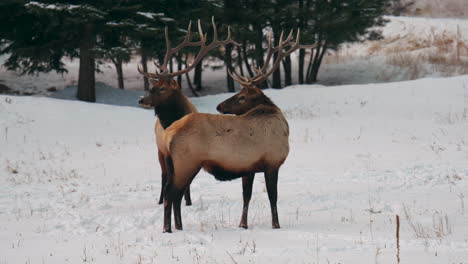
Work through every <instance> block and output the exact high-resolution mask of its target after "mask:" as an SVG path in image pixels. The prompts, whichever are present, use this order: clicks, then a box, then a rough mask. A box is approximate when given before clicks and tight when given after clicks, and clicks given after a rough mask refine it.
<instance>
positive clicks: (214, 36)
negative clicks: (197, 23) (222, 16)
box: [211, 16, 218, 42]
mask: <svg viewBox="0 0 468 264" xmlns="http://www.w3.org/2000/svg"><path fill="white" fill-rule="evenodd" d="M211 24H213V42H215V41H218V30H217V29H216V23H215V21H214V16H212V17H211Z"/></svg>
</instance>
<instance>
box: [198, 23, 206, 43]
mask: <svg viewBox="0 0 468 264" xmlns="http://www.w3.org/2000/svg"><path fill="white" fill-rule="evenodd" d="M198 35H199V36H200V41H201V44H202V45H204V43H205V41H206V35H205V34H203V29H202V27H201V22H200V19H198Z"/></svg>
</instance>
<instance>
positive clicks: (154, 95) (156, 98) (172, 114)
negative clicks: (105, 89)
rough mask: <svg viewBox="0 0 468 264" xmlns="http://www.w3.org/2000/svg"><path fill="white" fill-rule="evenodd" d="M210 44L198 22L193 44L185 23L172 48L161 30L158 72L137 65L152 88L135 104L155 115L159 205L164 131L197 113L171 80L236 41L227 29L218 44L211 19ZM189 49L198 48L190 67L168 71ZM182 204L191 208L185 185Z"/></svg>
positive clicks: (164, 175) (164, 167) (163, 175)
mask: <svg viewBox="0 0 468 264" xmlns="http://www.w3.org/2000/svg"><path fill="white" fill-rule="evenodd" d="M212 22H213V41H212V42H211V43H210V44H209V45H206V34H203V31H202V28H201V25H200V20H198V33H199V38H200V40H199V41H197V42H192V41H191V23H189V26H188V29H187V34H186V35H185V39H184V41H183V42H182V43H181V44H179V45H178V46H177V47H175V48H171V41H170V39H169V33H168V29H167V27H166V28H165V37H166V46H167V47H166V55H165V56H164V61H163V64H162V65H160V66H158V65H157V67H158V68H159V71H160V72H159V73H158V72H156V73H147V72H143V70H142V69H141V67H140V66H138V71H139V72H140V73H141V74H142V75H144V76H145V77H147V78H149V79H150V81H151V84H152V86H153V87H152V88H151V89H150V90H149V91H148V92H147V93H146V94H145V95H144V96H142V97H140V99H139V101H138V103H139V104H142V105H148V106H151V107H154V111H155V114H156V115H157V116H158V120H157V121H156V125H155V128H154V132H155V134H156V144H157V148H158V158H159V164H160V165H161V172H162V173H161V180H162V183H161V194H160V197H159V204H162V203H163V197H164V189H165V186H166V183H167V173H168V172H167V170H168V168H167V165H166V163H167V161H166V160H167V157H168V154H169V153H168V150H167V148H166V144H165V143H164V140H163V137H162V136H163V133H164V130H165V129H167V128H168V127H169V126H170V125H172V123H174V122H175V121H177V120H179V119H181V118H182V117H184V116H186V115H188V114H190V113H197V112H198V111H197V109H196V107H195V106H194V105H193V104H192V103H190V101H189V100H188V98H187V97H186V96H184V95H183V94H182V92H181V91H180V87H179V84H178V82H177V81H176V80H173V79H172V78H173V77H175V76H178V75H181V74H185V73H187V72H189V71H191V70H192V69H193V68H194V67H195V66H196V65H197V64H198V63H199V62H200V60H201V59H202V58H203V57H204V56H205V55H206V54H207V53H208V52H209V51H211V50H213V49H215V48H217V47H219V46H220V45H227V44H235V45H238V44H237V43H236V42H234V41H233V40H231V37H230V30H229V28H228V37H227V38H226V40H223V41H219V40H218V33H217V30H216V25H215V23H214V19H213V21H212ZM189 46H190V47H193V46H200V47H201V48H200V51H199V52H198V54H197V56H196V57H195V59H194V61H193V62H192V64H190V65H189V66H187V68H185V69H184V70H180V71H177V72H169V69H168V67H167V65H168V63H169V61H170V60H171V57H172V56H173V55H174V54H176V53H177V52H178V51H179V50H181V49H182V48H184V47H189ZM185 202H186V205H191V204H192V201H191V197H190V186H186V189H185Z"/></svg>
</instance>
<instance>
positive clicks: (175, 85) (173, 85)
mask: <svg viewBox="0 0 468 264" xmlns="http://www.w3.org/2000/svg"><path fill="white" fill-rule="evenodd" d="M169 87H171V89H174V90H179V83H178V82H177V81H176V80H171V82H170V83H169Z"/></svg>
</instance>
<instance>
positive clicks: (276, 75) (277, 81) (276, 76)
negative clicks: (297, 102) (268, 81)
mask: <svg viewBox="0 0 468 264" xmlns="http://www.w3.org/2000/svg"><path fill="white" fill-rule="evenodd" d="M277 58H278V53H276V52H275V54H273V59H274V60H276V59H277ZM265 63H268V61H267V62H265ZM271 86H272V88H275V89H281V63H280V65H279V66H278V68H276V70H275V71H274V72H273V84H272V85H271Z"/></svg>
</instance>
